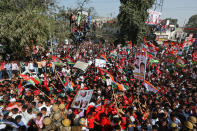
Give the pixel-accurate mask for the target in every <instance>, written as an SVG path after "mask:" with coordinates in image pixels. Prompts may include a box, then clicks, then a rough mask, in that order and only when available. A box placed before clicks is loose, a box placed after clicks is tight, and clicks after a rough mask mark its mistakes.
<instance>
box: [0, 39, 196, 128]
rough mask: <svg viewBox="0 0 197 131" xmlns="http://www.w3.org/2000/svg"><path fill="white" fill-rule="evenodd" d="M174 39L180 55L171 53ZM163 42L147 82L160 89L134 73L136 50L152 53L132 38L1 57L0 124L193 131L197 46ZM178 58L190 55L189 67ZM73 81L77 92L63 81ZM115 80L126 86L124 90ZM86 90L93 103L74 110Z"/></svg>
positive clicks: (187, 59) (194, 123)
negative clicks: (82, 65) (15, 57)
mask: <svg viewBox="0 0 197 131" xmlns="http://www.w3.org/2000/svg"><path fill="white" fill-rule="evenodd" d="M147 43H148V45H149V42H147ZM172 45H173V46H176V47H177V48H178V53H174V52H173V53H171V52H172V51H173V49H174V48H173V47H172ZM157 48H158V49H157V51H156V54H155V55H152V56H151V55H150V54H149V55H148V57H147V63H146V70H145V80H146V81H149V82H150V83H151V84H152V85H154V86H155V87H156V88H158V89H159V91H158V92H152V91H150V90H148V89H147V88H146V87H145V85H144V81H143V80H138V79H136V78H135V77H134V73H133V69H134V60H135V52H142V51H145V52H146V53H148V52H147V51H146V50H143V49H142V48H140V47H137V46H134V45H131V43H130V44H128V45H125V46H119V45H118V46H115V45H114V44H113V43H108V42H106V43H105V44H99V43H94V42H91V41H86V42H84V43H81V44H80V45H78V46H77V48H76V46H75V45H72V44H68V45H64V44H59V46H57V47H56V49H55V50H54V52H55V53H56V55H55V56H54V55H53V54H51V52H50V51H49V50H39V49H38V50H37V51H36V53H33V54H32V57H31V58H30V59H27V60H23V61H1V68H0V69H1V70H0V79H1V82H0V118H1V119H0V130H5V131H9V130H19V131H41V130H43V131H52V130H53V131H80V130H82V131H88V130H89V131H168V130H169V131H179V130H180V131H190V130H191V131H195V130H196V122H197V120H196V117H197V107H196V106H197V105H196V102H197V92H196V87H197V66H196V64H194V63H193V59H192V58H193V57H192V53H193V51H194V50H196V48H195V47H194V46H193V45H191V46H190V47H189V48H188V49H187V51H184V50H183V48H182V47H181V46H179V44H178V43H174V44H171V43H165V44H163V45H159V46H158V47H157ZM103 55H104V56H105V59H104V60H106V66H103V67H101V68H102V69H101V68H98V67H96V66H95V59H100V58H101V56H103ZM169 56H171V57H169ZM172 56H174V57H175V59H170V58H172ZM178 56H180V57H181V58H182V59H184V60H185V61H186V62H185V65H184V67H180V66H178V65H176V59H177V57H178ZM102 58H103V57H102ZM151 59H155V60H157V61H159V62H156V63H152V62H150V60H151ZM77 61H83V62H86V63H88V65H89V66H88V68H87V70H86V71H81V70H79V69H77V68H75V67H74V66H73V65H74V64H75V63H76V62H77ZM102 70H106V71H107V72H108V73H106V72H102ZM109 74H110V75H109ZM22 76H23V77H22ZM24 76H26V77H25V78H24ZM111 76H113V78H114V80H112V78H111ZM29 78H35V79H36V80H37V81H40V82H39V83H36V82H32V81H30V80H28V79H29ZM35 79H33V80H34V81H35ZM68 81H69V82H72V90H68V89H67V86H65V83H67V82H68ZM113 81H116V82H118V83H121V84H123V85H125V86H127V88H126V89H125V90H121V89H120V88H118V86H117V85H113ZM81 90H93V94H92V97H91V99H90V102H89V103H88V106H87V108H86V109H80V108H72V106H71V105H72V102H73V100H74V99H75V97H76V94H77V92H79V91H81Z"/></svg>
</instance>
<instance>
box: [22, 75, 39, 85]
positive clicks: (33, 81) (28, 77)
mask: <svg viewBox="0 0 197 131" xmlns="http://www.w3.org/2000/svg"><path fill="white" fill-rule="evenodd" d="M19 76H20V77H21V78H23V79H24V80H26V81H28V82H29V83H31V84H33V85H35V84H40V81H39V80H36V79H35V78H33V77H30V76H26V75H22V74H19Z"/></svg>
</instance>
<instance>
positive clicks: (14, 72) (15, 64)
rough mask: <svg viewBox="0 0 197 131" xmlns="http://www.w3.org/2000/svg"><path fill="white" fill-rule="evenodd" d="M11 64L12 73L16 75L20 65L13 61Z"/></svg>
mask: <svg viewBox="0 0 197 131" xmlns="http://www.w3.org/2000/svg"><path fill="white" fill-rule="evenodd" d="M11 64H12V73H13V74H14V75H17V74H18V71H19V67H18V65H17V63H16V62H14V61H13V62H12V63H11Z"/></svg>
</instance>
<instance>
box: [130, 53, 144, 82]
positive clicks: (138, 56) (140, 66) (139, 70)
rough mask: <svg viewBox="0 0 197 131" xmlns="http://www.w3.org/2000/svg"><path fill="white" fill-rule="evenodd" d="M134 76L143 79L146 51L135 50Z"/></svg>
mask: <svg viewBox="0 0 197 131" xmlns="http://www.w3.org/2000/svg"><path fill="white" fill-rule="evenodd" d="M133 72H134V77H135V78H136V79H139V80H144V79H145V72H146V53H145V52H136V53H135V61H134V71H133Z"/></svg>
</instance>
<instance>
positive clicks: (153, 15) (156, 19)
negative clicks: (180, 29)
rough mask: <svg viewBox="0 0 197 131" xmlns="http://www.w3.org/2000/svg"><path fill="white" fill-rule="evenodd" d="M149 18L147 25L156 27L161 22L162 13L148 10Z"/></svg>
mask: <svg viewBox="0 0 197 131" xmlns="http://www.w3.org/2000/svg"><path fill="white" fill-rule="evenodd" d="M148 13H149V16H148V20H147V21H146V24H150V25H156V24H159V23H160V22H161V12H157V11H153V10H148Z"/></svg>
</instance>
